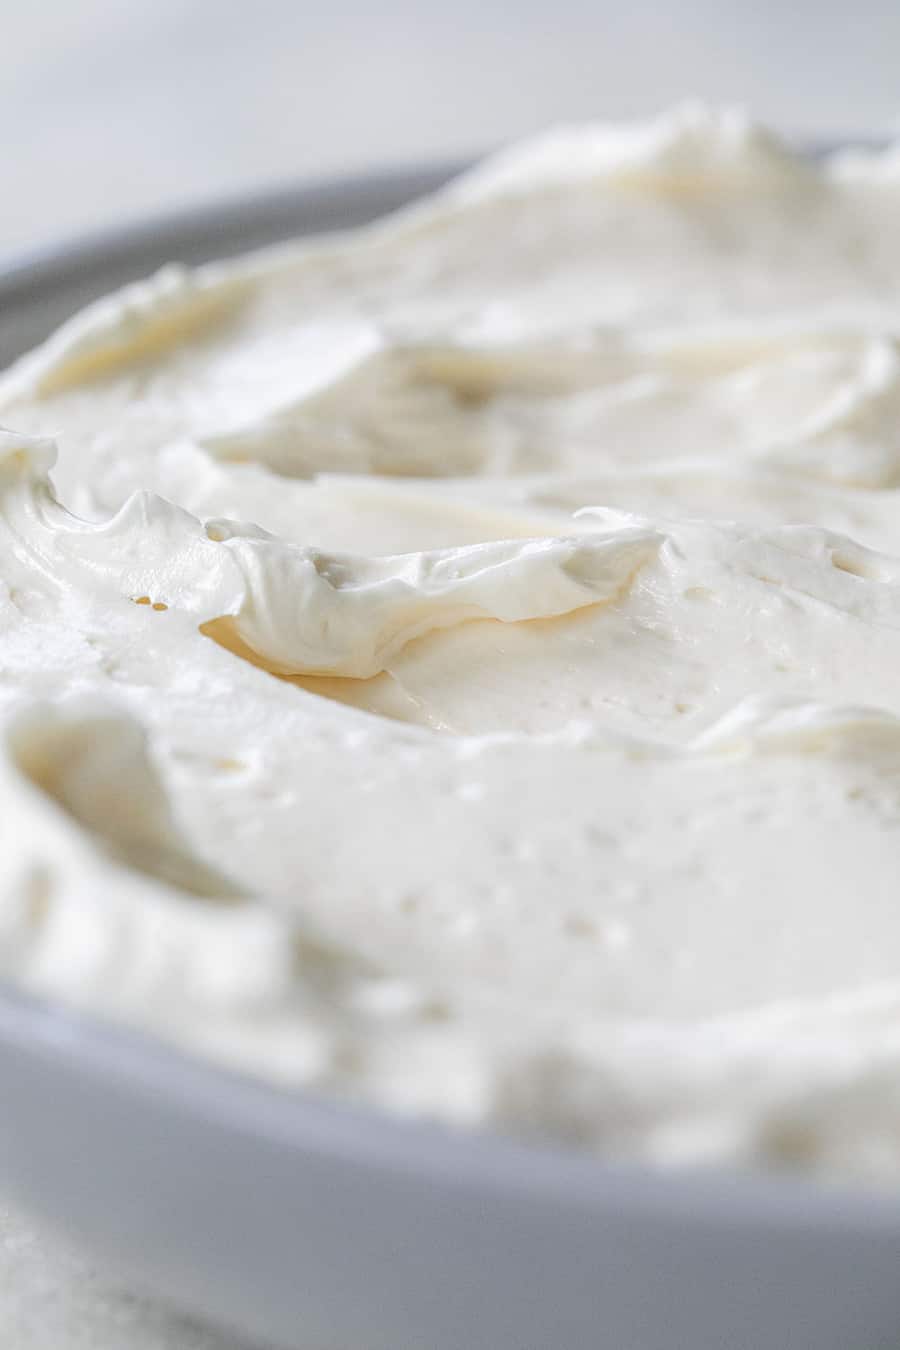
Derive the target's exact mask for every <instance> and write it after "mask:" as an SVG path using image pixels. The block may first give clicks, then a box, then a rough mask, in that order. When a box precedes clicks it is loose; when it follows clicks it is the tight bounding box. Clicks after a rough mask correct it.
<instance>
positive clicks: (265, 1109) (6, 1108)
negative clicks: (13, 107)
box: [0, 167, 900, 1350]
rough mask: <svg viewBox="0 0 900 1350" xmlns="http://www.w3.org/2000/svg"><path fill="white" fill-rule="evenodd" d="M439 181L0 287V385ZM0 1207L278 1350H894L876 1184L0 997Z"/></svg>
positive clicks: (386, 185)
mask: <svg viewBox="0 0 900 1350" xmlns="http://www.w3.org/2000/svg"><path fill="white" fill-rule="evenodd" d="M450 172H451V170H450V168H449V167H445V168H443V169H433V170H427V171H423V172H418V173H410V174H404V175H394V176H388V177H380V178H377V179H373V178H367V179H364V180H356V181H351V182H343V183H340V184H337V185H331V186H320V187H312V188H308V189H302V190H300V191H292V192H287V193H283V194H280V195H277V196H272V197H269V198H267V199H263V200H256V201H254V202H251V203H244V204H238V205H231V206H224V207H221V208H216V209H214V210H209V211H203V212H197V213H192V214H191V215H188V216H183V217H179V218H175V219H167V220H163V221H159V222H154V223H151V224H149V225H146V226H141V227H140V228H137V229H130V230H123V231H119V232H116V233H113V234H108V235H106V236H104V237H102V238H96V239H94V240H91V241H89V242H87V243H83V244H77V245H74V246H72V247H69V248H66V249H61V250H55V251H51V252H48V253H45V254H43V255H42V256H39V257H35V258H32V259H30V260H26V261H25V262H23V263H20V264H18V265H15V266H10V267H7V268H6V270H5V271H3V270H0V365H2V364H5V363H6V362H7V361H8V360H10V359H12V358H13V357H14V356H15V355H17V354H18V353H20V352H21V351H23V350H25V349H26V348H27V347H29V346H30V345H32V344H33V343H34V342H35V341H37V340H39V339H40V338H41V337H43V336H44V335H45V334H46V333H47V332H48V331H49V330H50V329H51V328H52V327H54V326H55V325H56V324H57V323H59V322H60V321H61V320H62V319H64V318H65V317H66V316H67V315H68V314H69V313H71V312H72V311H73V310H74V309H76V308H77V307H79V306H80V305H82V304H84V303H85V302H86V301H87V300H89V299H91V298H92V297H93V296H95V295H97V294H99V293H101V292H103V291H107V290H109V289H111V288H112V287H114V286H117V285H119V284H120V283H122V282H123V281H126V280H129V279H131V278H133V277H135V276H139V275H142V274H145V273H147V272H149V271H150V270H152V269H153V268H154V267H156V266H157V265H159V264H160V263H162V262H164V261H169V260H171V259H175V258H177V259H181V260H183V261H189V262H190V261H197V260H200V259H205V258H209V257H213V256H220V255H223V254H227V253H234V252H237V251H240V250H242V249H245V248H249V247H252V246H254V245H259V244H264V243H268V242H272V241H274V240H276V239H280V238H284V237H286V236H288V235H292V234H299V233H303V232H309V231H314V230H322V229H328V228H333V227H337V226H346V225H353V224H357V223H360V222H362V221H364V220H367V219H371V218H373V217H374V216H377V215H379V214H381V213H382V212H384V211H386V210H388V209H390V208H392V207H395V206H398V205H400V204H401V203H403V202H405V201H408V200H409V199H411V198H412V197H414V196H416V195H418V194H419V193H421V192H423V191H426V190H428V189H429V188H432V187H434V186H436V185H437V184H438V183H440V182H441V181H443V180H444V179H445V178H446V177H447V176H448V175H449V173H450ZM898 1125H900V1122H898ZM0 1188H2V1189H3V1191H5V1192H7V1193H8V1194H9V1195H10V1196H15V1197H16V1198H17V1199H18V1200H19V1202H20V1203H24V1204H25V1205H26V1206H28V1207H30V1208H31V1209H32V1210H33V1211H34V1212H35V1213H38V1214H40V1215H43V1216H44V1217H45V1218H47V1219H49V1220H50V1221H52V1222H55V1223H56V1224H57V1225H59V1226H61V1227H63V1228H65V1229H68V1231H69V1232H70V1233H72V1234H74V1235H76V1236H77V1237H78V1238H79V1239H80V1240H81V1241H82V1242H84V1243H87V1244H88V1245H89V1246H91V1247H93V1248H94V1249H95V1250H96V1251H97V1252H98V1253H99V1254H100V1255H102V1256H103V1257H104V1258H105V1259H106V1260H107V1261H109V1262H112V1263H113V1264H114V1265H117V1266H118V1268H119V1269H120V1271H121V1272H122V1273H123V1275H125V1276H126V1277H127V1278H130V1279H131V1280H132V1281H133V1282H134V1283H135V1284H136V1285H138V1286H140V1287H142V1288H144V1289H146V1290H148V1291H151V1292H154V1293H156V1294H159V1295H162V1296H164V1297H166V1298H168V1299H170V1300H171V1301H172V1302H173V1303H175V1304H177V1305H179V1306H181V1307H182V1308H184V1309H186V1310H188V1311H192V1312H194V1313H197V1314H199V1315H201V1316H204V1317H206V1318H207V1319H209V1320H211V1321H214V1322H218V1323H221V1324H222V1325H227V1326H230V1327H233V1328H235V1329H239V1330H241V1331H243V1332H245V1333H247V1334H250V1335H254V1336H257V1337H259V1338H262V1339H266V1340H270V1341H271V1342H273V1343H275V1344H277V1345H279V1346H284V1347H288V1348H290V1350H598V1347H608V1350H896V1347H897V1346H898V1345H900V1189H898V1190H897V1191H888V1192H885V1193H876V1192H862V1191H854V1190H850V1189H848V1188H826V1187H824V1186H820V1185H814V1184H813V1183H807V1182H804V1181H802V1180H798V1179H787V1178H779V1177H774V1176H738V1175H733V1174H726V1173H722V1172H716V1173H710V1172H706V1173H693V1174H685V1173H682V1174H679V1175H664V1174H658V1173H654V1172H652V1171H650V1170H647V1169H641V1168H634V1167H629V1168H625V1167H614V1166H611V1165H609V1164H606V1163H603V1162H602V1161H599V1160H597V1159H595V1158H591V1157H588V1156H584V1155H580V1154H577V1153H574V1152H566V1151H563V1150H560V1149H552V1148H549V1147H540V1146H537V1145H535V1146H529V1145H526V1144H523V1143H517V1142H513V1141H510V1140H503V1139H497V1138H491V1137H487V1136H476V1135H467V1134H461V1133H454V1132H451V1131H449V1130H444V1129H442V1128H440V1127H438V1126H431V1125H413V1124H409V1123H403V1122H400V1121H395V1120H392V1119H388V1118H386V1117H384V1116H381V1115H378V1114H376V1113H374V1112H367V1111H363V1110H353V1109H350V1108H347V1107H343V1106H337V1105H335V1104H331V1103H328V1102H324V1101H321V1100H318V1099H315V1098H312V1097H310V1096H307V1095H303V1094H293V1095H291V1094H288V1093H285V1092H280V1091H277V1090H275V1089H271V1088H268V1087H265V1086H263V1085H260V1084H257V1083H253V1082H249V1081H246V1080H244V1079H242V1078H240V1077H237V1076H235V1075H231V1074H228V1073H226V1072H224V1071H222V1070H220V1069H218V1068H216V1067H213V1066H211V1065H207V1064H205V1063H199V1062H194V1061H192V1060H188V1059H185V1058H183V1057H182V1056H180V1055H178V1054H176V1053H175V1052H173V1051H170V1050H168V1049H166V1048H165V1047H162V1046H160V1045H157V1044H155V1043H153V1042H151V1041H149V1040H146V1039H144V1038H142V1037H140V1036H138V1035H132V1034H129V1033H126V1032H123V1031H120V1030H117V1029H114V1028H111V1027H108V1026H106V1025H104V1024H102V1023H100V1022H97V1021H94V1020H91V1019H88V1018H83V1017H80V1016H77V1015H74V1014H72V1013H69V1012H66V1011H65V1010H63V1009H62V1008H60V1007H58V1006H54V1005H48V1004H43V1003H40V1002H37V1001H35V1000H32V999H29V998H26V997H24V996H22V995H20V994H17V993H16V992H14V991H13V990H11V989H8V988H0Z"/></svg>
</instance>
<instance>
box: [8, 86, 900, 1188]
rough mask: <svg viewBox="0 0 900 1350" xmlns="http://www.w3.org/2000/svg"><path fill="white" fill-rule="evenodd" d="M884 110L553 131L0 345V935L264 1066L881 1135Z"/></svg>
mask: <svg viewBox="0 0 900 1350" xmlns="http://www.w3.org/2000/svg"><path fill="white" fill-rule="evenodd" d="M898 238H900V157H898V155H897V154H896V153H895V152H893V151H886V152H881V153H869V152H845V153H843V154H841V155H839V156H836V157H833V158H831V159H829V160H827V161H824V162H818V163H814V162H812V161H809V160H806V159H803V158H800V157H797V156H795V155H794V154H792V153H791V152H790V151H789V150H787V149H786V148H785V147H784V146H782V145H781V144H780V143H779V142H778V141H777V140H776V139H774V138H773V137H772V136H770V135H769V134H768V133H766V132H764V131H762V130H761V129H759V128H757V127H755V126H754V125H752V124H751V123H748V122H747V121H746V120H745V119H744V118H742V117H741V116H739V115H736V114H732V113H727V112H726V113H719V112H710V111H707V110H705V109H702V108H696V107H689V108H685V109H680V110H676V111H675V112H674V113H672V114H670V115H668V116H665V117H663V118H660V119H659V120H657V121H654V122H652V123H649V124H645V125H636V126H634V125H633V126H626V127H611V126H588V127H576V128H572V129H564V130H560V131H556V132H552V133H550V134H548V135H546V136H544V137H543V138H541V139H539V140H537V141H534V142H531V143H529V144H526V145H524V146H521V147H516V148H514V149H512V150H509V151H507V152H504V153H503V154H501V155H499V156H497V157H495V158H494V159H492V160H490V161H488V162H487V163H486V164H485V165H483V166H481V167H479V168H478V169H476V170H475V171H473V172H472V173H470V174H469V175H467V176H466V177H464V178H463V179H462V180H460V181H458V182H456V183H454V184H452V185H451V186H450V187H449V188H446V189H444V190H443V191H442V192H440V193H439V194H437V195H436V196H435V197H433V198H432V199H430V200H429V201H426V202H424V203H421V204H419V205H417V206H415V207H413V208H411V209H409V210H407V211H405V212H402V213H401V214H399V215H398V216H395V217H393V218H391V219H389V220H387V221H384V222H381V223H379V224H377V225H374V226H370V227H368V228H367V229H365V230H361V231H357V232H353V233H347V234H343V235H337V236H332V237H330V238H327V239H321V240H316V241H313V242H302V243H299V244H291V245H288V246H284V247H280V248H278V249H275V250H269V251H267V252H265V253H262V254H256V255H253V256H251V257H249V258H245V259H240V260H238V261H236V262H225V263H213V264H210V265H208V266H205V267H201V268H199V269H196V270H194V271H186V270H184V269H182V268H179V267H174V266H173V267H170V268H167V269H166V270H165V271H163V272H162V273H160V274H159V275H158V276H156V277H154V278H151V279H150V280H148V281H145V282H140V283H138V284H136V285H134V286H132V287H129V288H127V289H126V290H124V291H122V292H120V293H119V294H117V295H114V296H112V297H110V298H108V299H106V300H103V301H102V302H100V303H98V304H96V305H94V306H92V307H91V308H90V309H89V310H87V311H85V312H84V313H83V314H80V315H78V316H76V317H75V318H73V319H72V320H71V321H70V322H69V323H68V324H66V325H65V326H64V327H63V328H62V329H60V331H59V332H57V333H56V334H55V335H54V336H53V337H51V338H50V339H49V340H48V341H47V342H46V343H45V344H44V345H43V346H42V347H41V348H39V349H38V350H37V351H35V352H33V353H31V354H30V355H28V356H26V357H24V358H23V359H22V360H21V361H19V362H18V364H17V365H16V366H14V367H13V368H12V369H11V370H9V371H8V372H7V373H6V374H5V375H0V422H2V423H3V425H4V426H5V427H7V428H9V430H8V431H7V432H5V433H4V434H3V435H2V436H0V556H2V560H3V563H2V570H0V578H2V581H0V672H2V680H0V717H2V744H3V750H2V756H0V805H2V811H0V820H2V829H3V833H4V839H5V843H4V847H3V849H2V851H0V970H2V972H3V973H4V974H5V975H7V976H9V977H11V978H12V979H14V980H16V981H18V982H21V983H22V984H24V985H25V986H27V987H28V988H30V989H32V990H37V991H39V992H43V993H49V994H51V995H54V996H57V997H61V998H63V999H65V1000H67V1001H69V1002H71V1003H74V1004H77V1005H78V1006H82V1007H87V1008H90V1009H93V1010H97V1011H99V1012H101V1013H103V1014H106V1015H111V1016H113V1017H116V1018H119V1019H121V1020H124V1021H127V1022H128V1023H131V1024H135V1025H138V1026H140V1027H144V1028H147V1029H150V1030H152V1031H154V1032H155V1033H157V1034H158V1035H161V1036H163V1037H165V1038H167V1039H170V1040H173V1041H175V1042H177V1043H179V1044H182V1045H185V1046H188V1047H191V1048H193V1049H196V1050H201V1051H205V1052H207V1053H209V1054H211V1055H214V1056H216V1057H219V1058H223V1059H225V1060H227V1061H228V1062H230V1063H232V1064H235V1065H238V1066H240V1067H241V1068H244V1069H247V1070H251V1071H252V1072H255V1073H260V1074H263V1075H266V1076H268V1077H271V1078H273V1079H276V1080H278V1081H281V1082H285V1083H288V1084H292V1085H305V1086H310V1087H313V1088H315V1089H317V1090H322V1091H326V1092H328V1093H331V1094H336V1095H341V1096H347V1097H350V1098H354V1099H361V1100H364V1101H374V1102H377V1103H379V1104H381V1105H383V1106H385V1107H387V1108H390V1109H393V1110H397V1111H402V1112H407V1113H409V1112H412V1113H424V1114H428V1115H434V1116H437V1117H442V1118H446V1119H451V1120H454V1121H457V1122H464V1123H470V1124H482V1123H483V1124H492V1125H496V1126H501V1127H504V1128H508V1129H512V1130H516V1131H520V1132H521V1131H524V1132H537V1133H541V1134H545V1135H546V1134H550V1135H555V1136H557V1137H562V1138H565V1139H574V1140H578V1141H582V1142H584V1143H587V1144H589V1145H592V1146H596V1147H598V1148H600V1149H603V1150H604V1151H606V1152H608V1153H610V1154H615V1155H620V1156H622V1155H624V1156H639V1157H646V1158H652V1159H655V1160H659V1161H661V1162H667V1163H669V1162H694V1161H698V1160H701V1161H713V1160H723V1159H725V1160H737V1161H753V1160H761V1161H766V1162H771V1163H775V1164H790V1165H792V1166H798V1167H804V1168H810V1169H825V1170H836V1171H842V1172H855V1173H862V1174H877V1173H885V1172H886V1173H897V1172H898V1170H900V1136H898V1133H897V1130H896V1121H897V1118H898V1111H900V903H898V894H900V892H898V876H900V248H898V245H897V241H898Z"/></svg>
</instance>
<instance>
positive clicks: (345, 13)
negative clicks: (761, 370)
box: [0, 0, 900, 255]
mask: <svg viewBox="0 0 900 1350" xmlns="http://www.w3.org/2000/svg"><path fill="white" fill-rule="evenodd" d="M692 94H700V95H703V96H704V97H706V98H709V99H713V100H720V101H737V102H741V103H745V104H747V105H749V106H750V107H751V108H753V109H754V111H755V112H756V113H757V114H758V115H759V116H761V117H764V118H766V119H768V120H770V121H773V122H775V123H776V124H778V125H779V126H782V127H784V128H785V129H788V130H793V131H799V132H810V131H812V132H826V133H828V132H833V133H838V134H840V133H844V132H853V131H861V130H877V129H883V128H885V127H886V126H888V125H890V124H891V123H893V122H894V119H895V118H896V116H897V114H898V113H900V5H898V4H897V3H896V0H856V2H855V3H853V4H847V3H846V0H842V3H840V4H837V3H834V0H755V3H754V2H751V3H740V2H739V0H693V2H690V0H669V3H667V4H666V3H659V2H658V0H657V3H648V0H624V3H612V0H594V2H593V3H591V0H552V3H539V2H538V0H518V3H514V2H512V3H510V2H509V0H507V3H503V2H502V0H501V2H500V3H497V2H496V0H494V3H491V0H453V3H452V4H447V5H438V4H435V3H433V0H419V3H416V0H399V2H398V0H394V3H387V4H378V3H371V0H369V2H368V3H367V0H327V2H326V3H319V4H309V3H303V0H251V2H250V3H248V0H0V128H2V132H0V146H2V158H0V172H2V183H0V255H2V253H3V252H4V251H8V250H10V249H16V248H23V247H28V246H29V245H31V244H40V243H43V242H45V241H47V240H52V239H55V238H60V237H63V236H65V235H67V234H70V233H71V232H73V231H80V230H83V229H85V228H90V227H92V226H95V225H97V224H99V223H104V224H105V223H114V222H117V221H119V220H123V219H127V218H129V217H134V216H136V215H138V214H140V213H142V212H147V211H157V210H161V209H166V208H168V207H170V206H173V205H176V204H185V203H187V202H194V201H200V200H207V199H209V198H211V197H215V196H216V195H218V194H221V193H223V192H224V193H233V192H240V191H243V190H249V189H252V188H254V187H258V186H260V185H271V184H274V183H279V182H284V181H289V180H292V179H296V178H298V177H301V176H303V175H306V174H323V173H332V172H337V171H341V170H345V169H348V168H360V167H365V166H371V165H372V164H388V163H392V162H393V163H396V162H398V161H407V162H408V161H410V160H423V159H427V158H429V157H434V156H444V155H453V154H458V153H460V152H462V153H466V152H470V151H471V152H474V151H477V150H479V149H481V148H485V147H488V146H491V145H493V144H495V143H497V142H498V141H501V140H504V139H506V138H509V137H511V136H516V135H521V134H522V133H524V132H528V131H530V130H533V129H534V128H536V127H539V126H541V125H543V124H545V123H546V122H548V121H554V120H563V119H573V118H587V117H596V116H623V115H633V114H637V115H645V114H646V113H647V112H649V111H651V110H656V109H659V108H661V107H663V106H665V105H666V104H668V103H671V102H672V101H674V100H677V99H681V98H683V97H685V96H686V95H692Z"/></svg>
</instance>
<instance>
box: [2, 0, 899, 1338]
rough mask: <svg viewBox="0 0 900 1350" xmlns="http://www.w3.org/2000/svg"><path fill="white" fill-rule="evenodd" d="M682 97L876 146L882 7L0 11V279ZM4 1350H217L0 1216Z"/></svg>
mask: <svg viewBox="0 0 900 1350" xmlns="http://www.w3.org/2000/svg"><path fill="white" fill-rule="evenodd" d="M694 94H696V95H700V96H703V97H705V98H708V99H711V100H715V101H725V102H738V103H744V104H746V105H748V106H749V107H750V108H751V109H753V110H754V111H755V112H756V113H757V115H758V116H760V117H762V118H764V119H765V120H768V121H770V122H773V123H775V124H776V125H777V126H779V127H781V128H783V129H784V130H786V131H789V132H795V133H805V134H812V135H815V136H829V135H838V136H840V135H841V134H845V133H852V132H878V131H883V130H886V129H888V128H890V127H892V126H893V125H895V124H896V118H897V115H898V113H900V4H897V3H895V0H856V3H853V4H846V3H841V4H836V3H833V2H832V0H817V2H816V3H813V0H756V3H739V0H696V2H695V3H688V2H687V0H669V3H668V4H662V3H655V4H654V3H646V0H624V3H611V0H596V2H595V3H589V2H588V0H553V3H547V4H539V3H537V0H520V2H519V3H518V4H512V3H506V4H504V3H499V4H498V3H494V4H491V3H490V0H454V3H453V4H450V5H445V6H439V5H436V4H433V3H428V2H427V0H426V2H424V3H415V0H402V3H394V4H387V5H378V4H367V3H365V0H327V3H324V4H315V5H312V4H304V3H297V2H296V0H295V2H292V0H252V2H251V3H248V2H247V0H0V150H2V153H0V261H2V258H3V256H4V255H6V256H12V255H15V254H17V253H22V252H23V251H24V252H27V251H30V250H31V249H32V248H39V247H42V246H44V245H46V244H49V243H52V242H54V241H55V240H61V239H65V238H66V237H68V236H71V235H72V234H73V233H76V232H82V231H85V230H89V229H92V228H95V227H97V226H100V225H110V224H115V223H117V222H119V221H124V220H128V219H133V218H135V217H137V216H139V215H141V214H142V213H146V212H149V211H152V212H158V211H164V210H167V209H169V208H173V207H178V206H184V205H187V204H190V203H194V202H200V201H207V200H209V199H212V198H215V197H216V196H218V195H221V194H223V193H224V194H228V195H232V194H236V193H242V192H245V191H252V190H254V189H256V188H258V187H261V186H272V185H276V184H279V183H285V182H290V181H293V180H297V179H299V178H301V177H303V176H304V175H309V174H314V175H328V174H333V173H339V172H342V171H346V170H348V169H364V168H366V167H371V166H373V165H388V164H396V163H404V162H406V163H409V162H422V161H425V160H427V159H429V158H434V157H444V156H457V155H460V154H466V153H470V152H475V151H477V150H479V149H481V148H486V147H489V146H492V145H494V144H496V143H498V142H499V141H502V140H505V139H508V138H510V137H514V136H517V135H521V134H523V133H527V132H528V131H531V130H534V129H535V128H537V127H540V126H542V125H544V124H546V123H547V122H549V121H559V120H572V119H579V118H588V117H598V116H613V117H615V116H627V115H646V114H648V113H652V112H655V111H658V110H659V109H660V108H662V107H665V106H666V105H667V104H669V103H671V102H673V101H676V100H678V99H681V98H683V97H685V96H688V95H694ZM0 1346H2V1347H3V1350H163V1347H165V1350H235V1343H234V1342H231V1341H227V1340H226V1339H225V1338H223V1337H218V1336H215V1335H212V1334H207V1333H205V1332H203V1331H201V1330H200V1329H198V1328H194V1327H190V1326H188V1325H187V1324H185V1323H183V1322H181V1321H180V1320H178V1319H175V1318H173V1317H171V1316H169V1315H168V1314H166V1313H165V1312H164V1311H163V1310H162V1309H160V1308H158V1307H156V1306H154V1305H151V1304H147V1303H145V1302H143V1301H141V1300H139V1299H135V1298H132V1297H130V1296H129V1295H128V1294H126V1293H124V1292H122V1291H121V1290H119V1289H118V1288H117V1287H116V1285H115V1282H114V1281H112V1280H111V1279H110V1277H109V1276H107V1275H106V1274H105V1273H104V1272H102V1271H97V1270H96V1269H94V1268H93V1267H92V1266H91V1264H90V1262H89V1261H88V1260H87V1259H86V1258H85V1257H83V1256H82V1255H81V1254H80V1253H78V1252H77V1251H73V1250H71V1249H69V1248H67V1247H66V1246H65V1245H64V1244H62V1243H60V1242H59V1241H58V1240H57V1239H53V1240H47V1239H45V1238H43V1237H39V1236H37V1235H36V1234H35V1232H34V1231H33V1229H32V1227H31V1225H30V1224H27V1223H26V1222H25V1221H24V1220H23V1219H21V1218H19V1217H16V1216H13V1214H11V1213H10V1212H9V1211H5V1210H4V1209H3V1208H2V1206H0ZM298 1350H302V1348H300V1347H298ZM347 1350H365V1347H351V1346H348V1347H347ZM423 1350H427V1347H423ZM460 1350H465V1348H464V1347H461V1348H460ZM561 1350H564V1347H561ZM698 1350H707V1348H706V1347H698ZM710 1350H712V1348H710Z"/></svg>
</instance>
